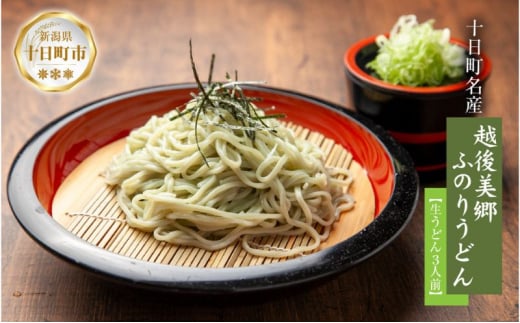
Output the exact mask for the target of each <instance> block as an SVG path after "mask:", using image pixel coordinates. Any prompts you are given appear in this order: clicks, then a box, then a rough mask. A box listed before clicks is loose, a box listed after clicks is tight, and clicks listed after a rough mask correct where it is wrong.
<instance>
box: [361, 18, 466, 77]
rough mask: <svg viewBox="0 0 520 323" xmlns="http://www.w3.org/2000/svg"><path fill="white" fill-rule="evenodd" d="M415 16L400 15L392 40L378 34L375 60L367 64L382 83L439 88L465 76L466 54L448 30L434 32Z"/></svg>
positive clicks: (430, 24) (391, 35) (430, 22)
mask: <svg viewBox="0 0 520 323" xmlns="http://www.w3.org/2000/svg"><path fill="white" fill-rule="evenodd" d="M433 23H434V20H428V21H426V22H424V23H422V24H419V23H418V22H417V17H416V16H415V15H405V16H401V17H400V18H399V19H398V21H397V23H396V24H395V25H394V27H393V28H392V30H391V32H390V35H389V37H388V38H387V37H386V36H384V35H379V36H378V37H377V38H376V43H377V45H378V46H379V51H378V54H377V56H376V58H375V59H374V60H373V61H371V62H369V63H368V64H367V67H368V68H371V69H372V70H373V71H374V72H375V73H376V74H377V77H378V78H380V79H381V80H383V81H385V82H388V83H391V84H399V85H407V86H437V85H442V84H448V83H452V82H456V81H459V80H460V79H461V78H462V77H463V76H464V63H465V59H466V56H465V51H464V49H463V48H462V47H460V46H457V45H455V44H452V43H450V31H449V29H448V28H444V29H434V28H433Z"/></svg>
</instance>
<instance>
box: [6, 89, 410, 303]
mask: <svg viewBox="0 0 520 323" xmlns="http://www.w3.org/2000/svg"><path fill="white" fill-rule="evenodd" d="M186 86H190V87H192V86H193V84H192V83H189V84H188V83H182V84H173V85H162V86H153V87H149V88H142V89H137V90H133V91H129V92H124V93H120V94H115V95H113V96H109V97H107V98H104V99H100V100H97V101H94V102H91V103H88V104H86V105H84V106H82V107H80V108H77V109H75V110H72V111H71V112H69V113H67V114H65V115H64V116H62V117H59V118H58V119H56V120H54V121H52V122H51V123H49V124H47V125H46V126H45V127H43V128H42V129H41V130H39V131H38V132H37V133H36V134H35V135H34V136H33V137H32V138H31V139H29V140H28V141H27V142H26V144H25V145H24V146H23V147H22V148H21V150H20V151H19V152H18V154H17V155H16V157H15V159H14V161H13V163H12V165H11V169H10V171H9V174H8V178H7V197H8V202H9V205H10V207H11V210H12V212H13V214H14V216H15V218H16V220H17V221H18V223H19V224H20V225H21V227H22V228H23V229H24V230H25V231H26V233H27V234H28V235H29V236H30V237H31V238H32V239H33V240H35V241H36V242H37V243H39V244H40V245H41V246H42V247H43V248H44V249H46V250H47V251H49V252H50V253H51V254H53V255H55V256H57V257H58V258H61V259H63V260H65V261H67V262H69V263H71V264H73V265H76V266H78V267H80V268H82V269H86V270H87V271H88V272H91V273H93V274H95V275H97V276H100V277H102V278H108V279H109V280H111V281H116V282H119V283H125V284H127V285H130V286H134V287H143V288H148V289H155V290H157V289H158V290H163V291H168V292H181V293H198V294H201V293H202V294H223V293H226V294H229V293H239V292H251V291H261V290H268V289H269V290H270V289H275V288H282V287H287V286H293V285H296V284H301V283H306V282H310V281H314V280H317V279H319V278H323V277H327V276H331V275H333V274H337V273H339V272H341V271H344V270H346V269H348V268H350V267H352V266H354V265H356V264H358V263H360V262H362V261H364V260H366V259H368V258H370V257H371V256H373V255H375V254H376V253H378V252H379V251H380V250H382V249H383V248H384V247H385V246H387V245H388V244H389V243H390V242H391V241H393V240H394V239H395V238H396V237H397V236H398V235H399V234H400V232H401V231H402V230H403V229H404V228H405V227H406V225H407V224H408V222H409V221H410V220H411V217H412V216H413V213H414V211H415V208H416V205H417V201H418V198H419V179H418V174H417V172H416V170H415V168H414V167H413V162H412V160H411V157H410V156H409V154H408V152H407V151H406V150H404V148H403V147H402V146H400V145H399V144H398V143H397V142H396V141H395V140H394V139H393V138H392V137H391V136H389V135H388V134H387V133H386V131H384V129H383V128H381V127H380V126H377V125H375V124H374V123H373V122H372V121H370V120H369V119H367V118H364V117H362V116H360V115H358V114H356V113H355V112H353V111H349V110H346V109H345V108H344V107H342V106H339V105H337V104H334V103H330V102H328V101H325V100H322V99H318V98H316V97H312V96H309V95H305V94H301V93H298V92H295V91H291V90H283V89H277V88H270V87H266V86H255V88H261V89H263V90H264V91H268V92H271V93H275V94H281V95H289V96H293V97H294V96H295V97H297V98H299V99H302V100H308V101H310V102H312V103H313V104H317V105H321V106H322V107H326V108H329V109H334V110H335V111H337V112H338V113H340V114H343V115H344V117H346V118H348V119H350V120H351V121H354V122H357V123H358V124H361V125H362V126H363V127H364V128H365V129H367V130H368V131H369V132H371V133H372V135H374V136H375V137H376V139H377V140H379V142H380V143H381V144H382V146H383V148H384V149H386V151H387V153H388V154H389V157H390V160H391V162H392V164H393V165H392V166H393V167H394V170H395V174H394V187H393V191H392V195H391V197H390V200H389V201H388V203H387V204H386V206H385V207H384V208H383V209H382V210H381V212H380V213H379V215H378V216H377V217H375V219H374V221H372V222H371V223H370V224H369V225H368V226H367V227H365V228H364V229H362V230H361V231H360V232H358V233H357V234H356V235H354V236H353V237H351V238H349V239H347V240H344V241H342V242H340V243H338V244H336V245H334V246H331V247H329V248H326V249H324V250H321V251H319V252H316V253H313V254H310V255H308V256H305V257H298V258H295V259H291V260H287V261H284V262H280V263H273V264H268V265H261V266H249V267H240V268H219V269H202V268H191V267H189V268H187V267H181V266H172V265H164V264H157V263H150V262H146V261H142V260H138V259H134V258H130V257H126V256H122V255H118V254H115V253H112V252H110V251H107V250H104V249H102V248H99V247H97V246H95V245H93V244H90V243H88V242H87V241H84V240H82V239H81V238H79V237H77V236H75V235H73V234H72V233H70V232H69V231H67V230H66V229H65V228H63V227H62V226H61V225H60V224H59V223H57V221H55V220H54V219H53V218H52V216H51V215H50V214H49V213H48V212H47V211H46V210H45V208H44V207H43V206H42V205H41V203H40V201H39V199H38V196H37V195H36V192H35V190H34V187H33V186H32V184H33V182H32V180H33V169H34V165H35V163H36V158H37V157H38V155H39V152H40V151H41V149H42V147H43V146H44V145H45V144H46V143H47V141H48V140H49V139H50V138H52V137H53V136H54V135H55V134H56V132H58V131H59V130H60V129H61V127H63V126H64V125H66V124H68V123H69V122H71V121H72V120H76V119H77V118H81V117H82V116H83V115H84V114H85V113H87V112H89V111H92V110H94V109H98V108H101V107H103V106H104V105H106V104H109V103H113V102H115V101H117V100H124V99H128V98H131V97H133V96H138V95H142V94H147V93H152V92H154V91H166V90H175V89H182V88H185V87H186ZM28 170H30V171H28ZM27 185H29V187H31V189H27V187H28V186H27ZM396 221H397V222H396ZM376 234H377V235H376ZM374 237H376V238H375V239H374ZM353 246H354V247H355V246H357V247H356V248H352V249H349V248H350V247H353ZM346 260H349V261H346ZM152 273H153V274H152Z"/></svg>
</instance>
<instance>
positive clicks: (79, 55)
mask: <svg viewBox="0 0 520 323" xmlns="http://www.w3.org/2000/svg"><path fill="white" fill-rule="evenodd" d="M14 54H15V58H16V62H17V64H18V69H19V70H20V73H21V74H22V75H23V76H24V77H25V78H26V79H27V80H28V81H29V82H31V83H32V84H33V85H34V86H36V87H37V88H39V89H41V90H44V91H55V92H56V91H65V90H68V89H70V88H72V87H73V86H75V85H76V84H78V83H79V82H80V81H81V80H84V79H85V78H86V77H87V76H88V75H89V74H90V72H91V71H92V66H93V65H94V60H95V58H96V46H95V44H94V38H93V37H92V33H91V32H90V29H89V28H88V27H87V26H86V25H85V24H83V23H82V22H81V21H79V20H78V19H77V18H76V17H74V16H73V15H71V14H69V13H65V12H47V13H42V14H41V15H39V16H37V17H36V18H34V19H33V20H31V21H30V22H29V23H28V24H27V25H26V26H24V27H23V28H22V30H21V32H20V35H19V36H18V40H17V41H16V46H15V51H14Z"/></svg>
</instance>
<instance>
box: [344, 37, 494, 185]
mask: <svg viewBox="0 0 520 323" xmlns="http://www.w3.org/2000/svg"><path fill="white" fill-rule="evenodd" d="M376 37H377V36H372V37H368V38H365V39H363V40H360V41H359V42H356V43H354V44H353V45H352V46H350V47H349V48H348V49H347V51H346V52H345V55H344V57H343V62H344V66H345V74H346V80H347V92H348V93H349V97H351V98H352V102H351V104H352V105H353V107H354V108H355V109H356V111H357V112H358V113H359V114H361V115H363V116H366V117H368V118H370V119H371V120H373V121H374V122H376V123H377V124H379V125H381V126H382V127H384V128H385V129H386V130H388V131H389V132H390V134H391V135H392V136H393V137H394V138H395V139H397V141H398V142H399V143H400V144H402V145H403V146H404V147H405V149H407V150H408V151H409V153H410V155H411V156H412V159H413V160H414V163H415V166H416V168H417V171H418V172H419V175H420V176H421V179H423V178H424V179H426V180H442V179H444V178H445V168H446V118H448V117H471V116H474V115H475V114H472V113H468V109H467V103H468V102H469V101H468V97H472V96H474V95H471V94H470V93H469V91H468V88H469V84H468V78H465V79H463V80H460V81H459V82H456V83H452V84H446V85H441V86H433V87H427V86H422V87H411V86H403V85H393V84H390V83H387V82H384V81H382V80H380V79H379V78H377V77H376V76H375V75H374V72H373V71H372V70H370V68H368V67H366V64H367V63H368V62H370V61H372V60H373V59H374V58H375V57H376V55H377V53H378V46H377V44H376V43H375V39H376ZM451 43H453V44H456V45H458V46H461V47H463V48H465V49H466V51H467V48H468V46H467V44H465V43H464V42H462V41H460V40H457V39H452V40H451ZM473 56H475V55H473ZM475 58H476V59H482V61H480V67H479V69H480V70H479V75H478V76H475V78H478V82H479V85H478V86H479V87H480V90H481V93H480V94H479V96H480V95H481V94H482V92H483V91H482V87H483V85H484V83H485V81H486V80H487V79H488V77H489V75H490V73H491V61H490V59H489V57H487V56H486V55H485V54H484V53H480V55H479V56H478V58H477V57H475ZM467 77H469V75H468V76H467ZM477 99H478V98H477V96H475V100H477Z"/></svg>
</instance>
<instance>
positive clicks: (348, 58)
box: [343, 35, 491, 94]
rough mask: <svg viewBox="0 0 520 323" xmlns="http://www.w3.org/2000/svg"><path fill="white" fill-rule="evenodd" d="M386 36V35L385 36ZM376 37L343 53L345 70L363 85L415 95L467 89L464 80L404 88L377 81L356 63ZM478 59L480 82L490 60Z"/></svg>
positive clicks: (487, 73)
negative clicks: (479, 63) (480, 62)
mask: <svg viewBox="0 0 520 323" xmlns="http://www.w3.org/2000/svg"><path fill="white" fill-rule="evenodd" d="M387 36H388V35H387ZM376 38H377V36H371V37H368V38H365V39H362V40H360V41H358V42H357V43H355V44H353V45H352V46H351V47H349V48H348V49H347V51H346V52H345V55H344V57H343V63H344V64H345V68H347V70H348V71H349V72H350V73H352V75H353V76H354V77H356V78H357V79H359V80H361V81H362V82H364V83H367V84H371V85H372V86H375V87H378V88H381V89H386V90H391V91H397V92H403V93H415V94H438V93H447V92H457V91H464V90H465V89H466V88H467V83H466V80H463V81H460V82H457V83H453V84H446V85H441V86H416V87H413V86H404V85H395V84H391V83H387V82H384V81H382V80H381V79H378V78H377V77H374V76H372V75H370V74H369V73H367V72H366V71H365V70H364V69H363V68H362V67H361V66H359V65H358V64H357V63H356V56H357V55H358V54H359V53H360V51H362V50H363V49H364V48H365V47H367V46H369V45H371V44H373V43H375V40H376ZM450 42H451V43H453V44H456V45H458V46H460V47H462V48H465V49H468V45H467V44H466V43H465V42H463V41H461V40H459V39H455V38H452V39H451V40H450ZM480 57H481V58H482V64H481V71H480V74H479V79H480V80H481V81H484V80H486V79H487V78H488V77H489V74H490V73H491V60H490V59H489V57H488V56H487V55H485V54H484V53H481V54H480Z"/></svg>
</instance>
